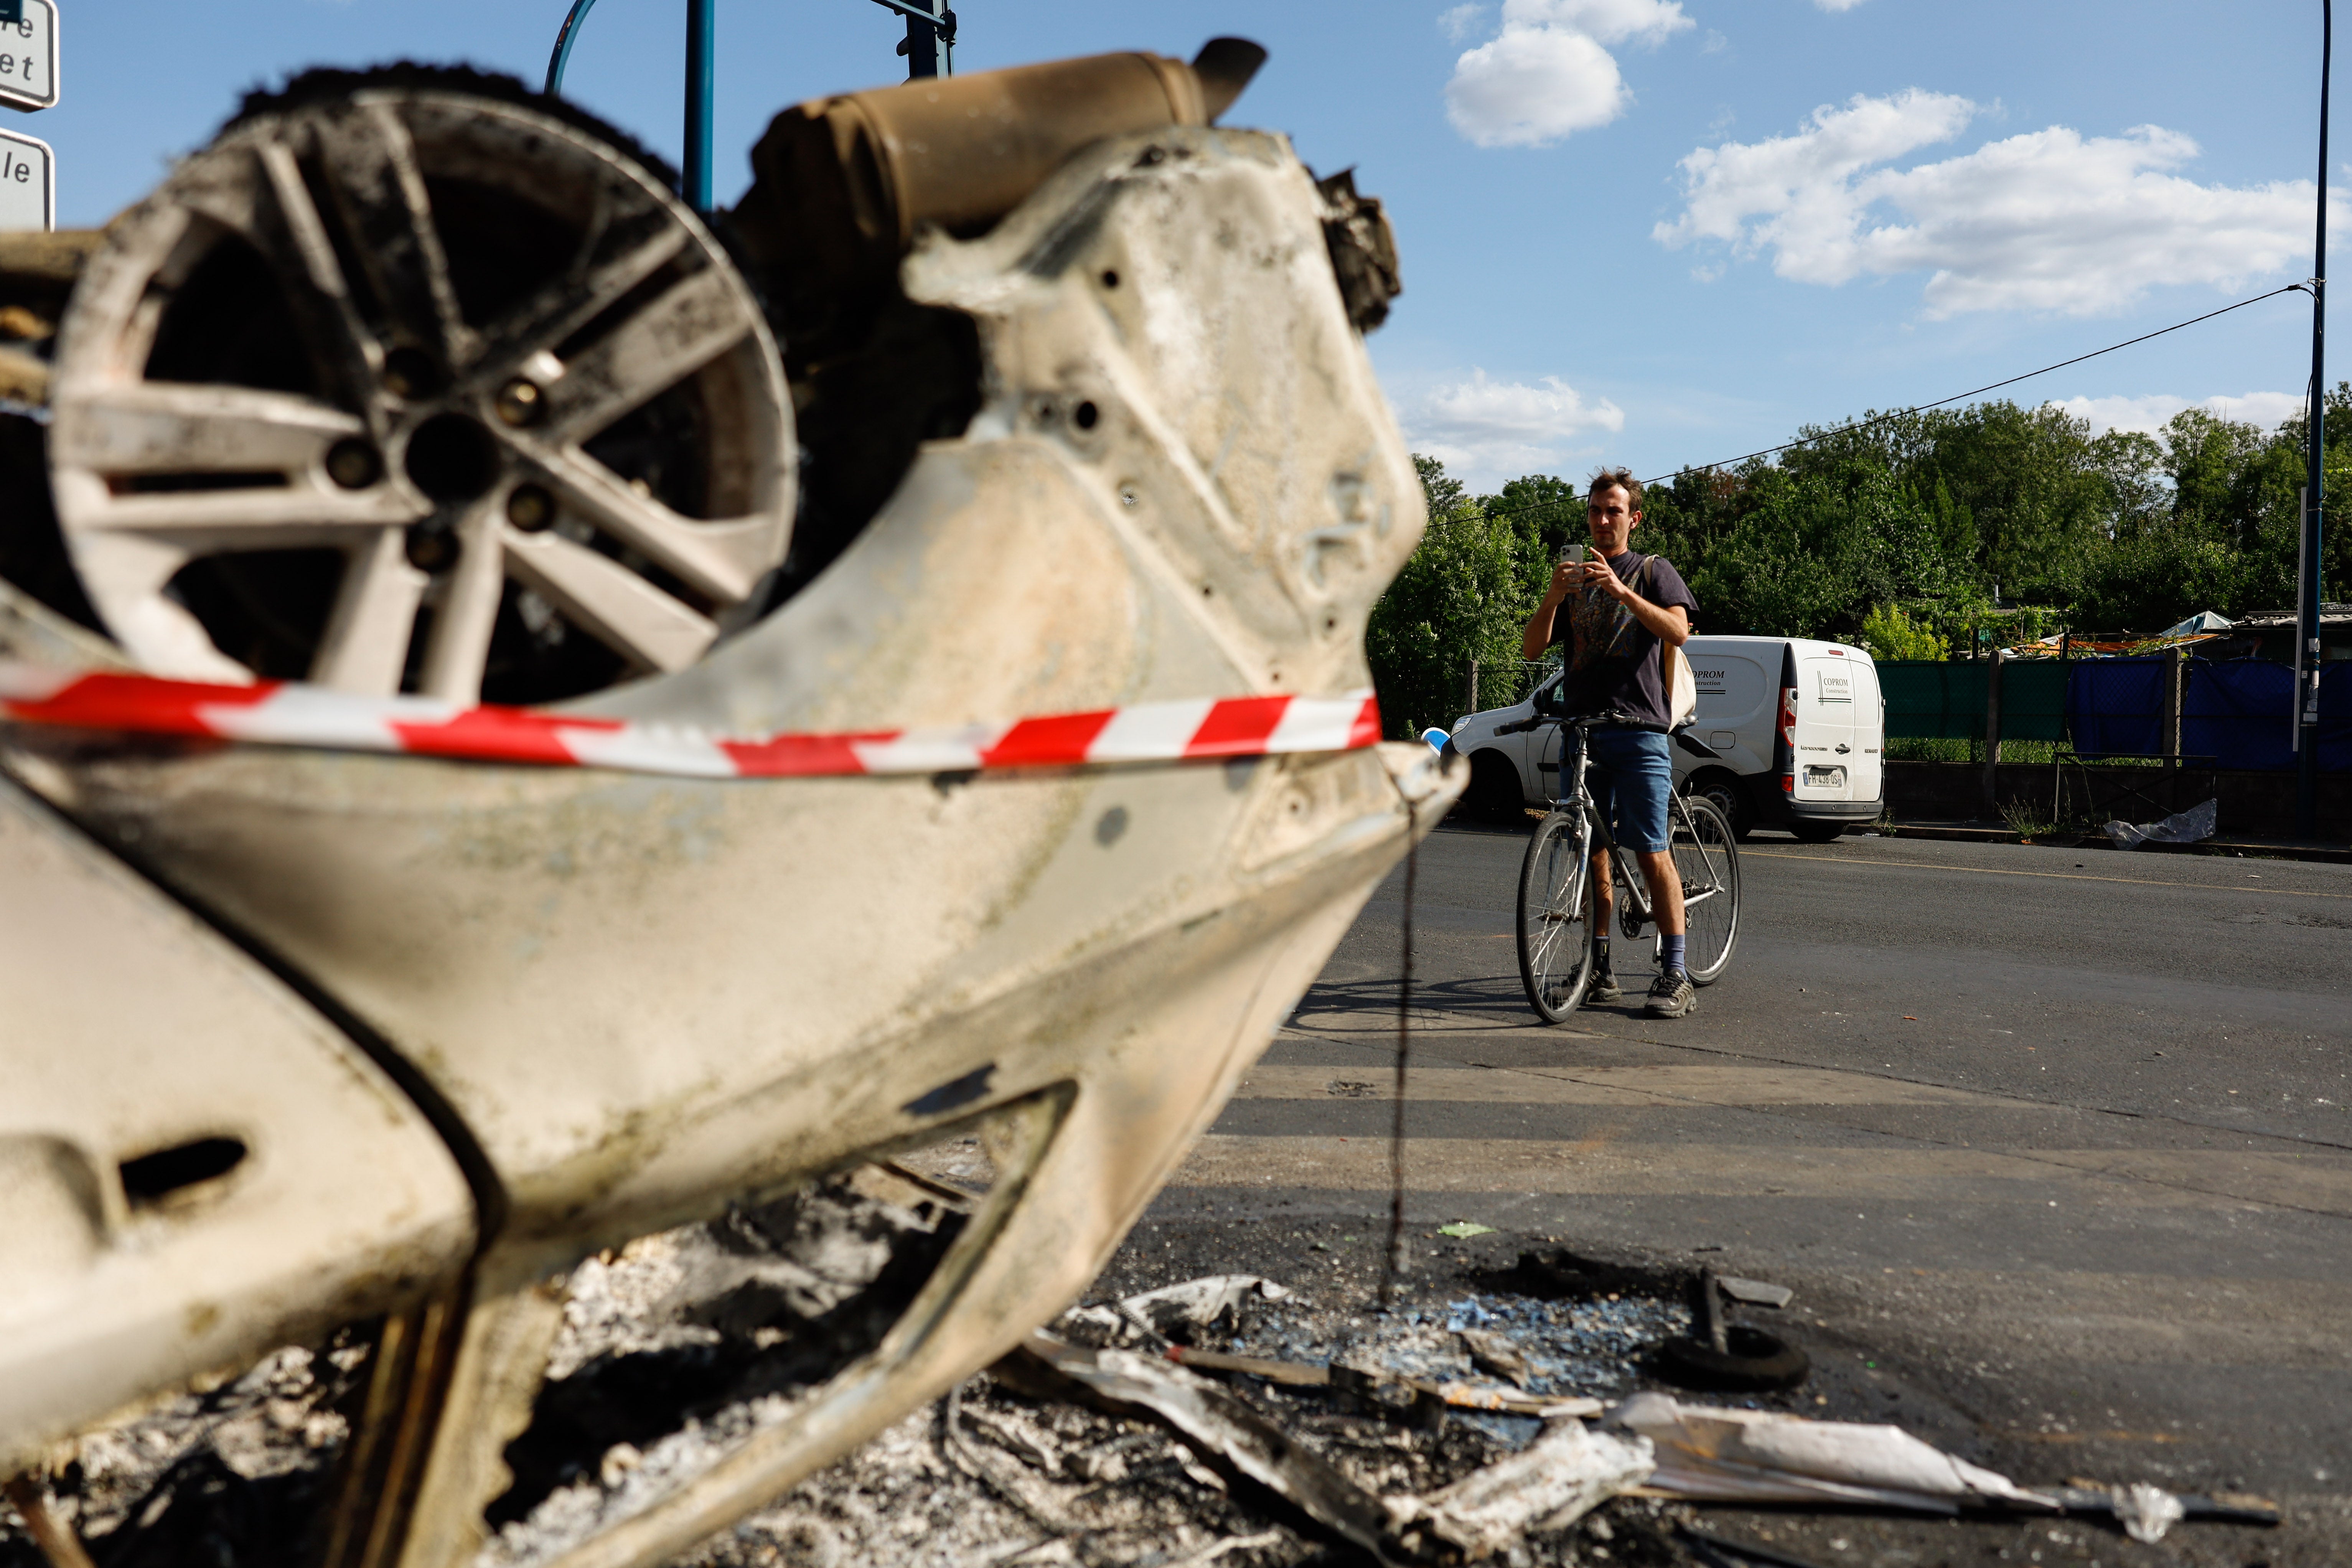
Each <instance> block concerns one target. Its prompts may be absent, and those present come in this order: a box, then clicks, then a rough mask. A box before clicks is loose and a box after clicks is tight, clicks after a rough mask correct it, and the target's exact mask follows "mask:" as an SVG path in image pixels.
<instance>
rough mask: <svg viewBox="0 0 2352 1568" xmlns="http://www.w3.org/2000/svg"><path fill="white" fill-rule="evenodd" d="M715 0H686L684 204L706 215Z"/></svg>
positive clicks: (715, 69)
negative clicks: (712, 31)
mask: <svg viewBox="0 0 2352 1568" xmlns="http://www.w3.org/2000/svg"><path fill="white" fill-rule="evenodd" d="M718 9H719V0H686V170H685V181H684V183H685V185H686V189H685V190H684V191H683V192H681V193H680V194H681V195H684V196H685V197H686V205H688V206H690V207H692V208H693V209H694V210H695V211H696V212H698V213H700V214H702V215H703V216H706V217H708V216H709V215H710V114H711V107H710V100H711V98H712V96H713V89H714V88H715V86H716V85H717V84H716V81H715V78H716V76H717V74H718V58H717V53H716V51H715V50H714V49H713V47H712V44H711V37H710V35H711V30H712V29H713V27H715V26H717V24H718V16H717V12H718Z"/></svg>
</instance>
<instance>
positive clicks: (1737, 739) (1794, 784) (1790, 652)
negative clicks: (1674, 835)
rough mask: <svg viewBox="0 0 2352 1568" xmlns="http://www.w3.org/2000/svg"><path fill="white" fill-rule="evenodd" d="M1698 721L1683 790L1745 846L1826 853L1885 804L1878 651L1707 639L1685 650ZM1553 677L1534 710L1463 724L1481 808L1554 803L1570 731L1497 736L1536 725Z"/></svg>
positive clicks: (1472, 797)
mask: <svg viewBox="0 0 2352 1568" xmlns="http://www.w3.org/2000/svg"><path fill="white" fill-rule="evenodd" d="M1683 653H1684V656H1685V658H1688V659H1689V660H1690V665H1691V674H1692V676H1693V678H1694V679H1695V680H1696V684H1697V686H1698V712H1697V716H1696V718H1695V719H1694V720H1693V721H1692V722H1691V724H1690V725H1689V726H1688V727H1687V728H1685V730H1683V731H1680V732H1679V733H1678V734H1677V735H1676V736H1675V786H1676V787H1677V788H1679V789H1683V790H1686V791H1687V790H1695V791H1696V792H1697V793H1699V794H1701V795H1706V796H1707V797H1708V798H1709V799H1711V800H1713V801H1714V802H1715V803H1716V805H1718V806H1720V807H1722V808H1723V813H1724V815H1725V816H1727V817H1728V818H1730V820H1731V826H1732V830H1733V831H1734V832H1735V833H1736V834H1738V836H1739V837H1742V838H1745V837H1748V833H1749V832H1750V831H1752V830H1753V829H1755V828H1757V827H1780V828H1785V829H1787V830H1788V831H1789V832H1790V833H1792V834H1794V835H1795V836H1796V837H1799V838H1803V839H1808V840H1811V841H1814V842H1826V841H1827V840H1829V839H1832V838H1834V837H1837V836H1838V835H1839V834H1841V833H1843V832H1844V831H1845V830H1846V828H1847V827H1849V826H1853V824H1856V823H1863V822H1869V821H1872V820H1874V819H1875V818H1876V817H1877V816H1878V815H1879V813H1880V810H1881V808H1882V806H1883V805H1884V800H1885V776H1886V773H1885V752H1886V705H1885V700H1884V699H1883V698H1882V697H1881V696H1880V695H1879V690H1878V671H1877V668H1876V667H1875V666H1874V665H1873V664H1872V662H1871V658H1870V655H1869V653H1868V652H1866V651H1865V650H1864V649H1862V648H1858V647H1853V646H1852V645H1850V644H1846V643H1833V642H1815V641H1812V640H1810V639H1808V638H1803V637H1693V638H1691V639H1690V640H1689V641H1688V642H1686V643H1685V644H1684V645H1683ZM1558 682H1559V676H1557V675H1554V676H1553V677H1551V678H1550V679H1548V680H1546V681H1544V682H1542V683H1541V684H1540V685H1538V687H1537V688H1536V689H1535V691H1534V693H1532V694H1531V695H1530V696H1529V697H1528V699H1527V700H1525V701H1523V702H1520V703H1517V704H1516V705H1515V706H1512V707H1509V708H1496V709H1490V710H1487V711H1486V712H1483V713H1472V714H1469V715H1467V716H1466V717H1465V718H1463V719H1460V720H1457V721H1455V723H1454V729H1453V736H1452V741H1453V745H1454V750H1455V751H1457V752H1461V753H1462V754H1463V755H1464V756H1465V757H1468V758H1469V759H1470V766H1471V775H1470V788H1469V792H1468V793H1467V794H1466V795H1465V796H1464V799H1465V801H1466V802H1468V803H1470V804H1471V805H1473V806H1474V807H1483V808H1484V809H1486V810H1487V811H1489V812H1496V813H1507V812H1510V811H1513V810H1516V809H1518V808H1519V807H1520V806H1522V805H1534V806H1547V805H1550V804H1551V800H1552V785H1553V781H1554V780H1555V779H1556V777H1557V776H1558V772H1559V749H1560V741H1559V735H1560V732H1559V730H1558V729H1557V728H1555V727H1551V726H1544V727H1541V728H1538V729H1537V730H1534V731H1520V732H1517V733H1499V734H1498V733H1497V731H1503V730H1507V728H1508V727H1509V726H1511V725H1512V724H1514V723H1516V722H1518V721H1524V720H1526V719H1528V718H1529V717H1531V716H1532V715H1533V714H1534V713H1535V712H1536V710H1537V706H1538V703H1539V702H1540V701H1542V700H1543V699H1544V698H1545V697H1546V695H1547V694H1548V693H1549V691H1550V690H1551V689H1552V688H1553V687H1554V686H1555V685H1557V684H1558Z"/></svg>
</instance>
